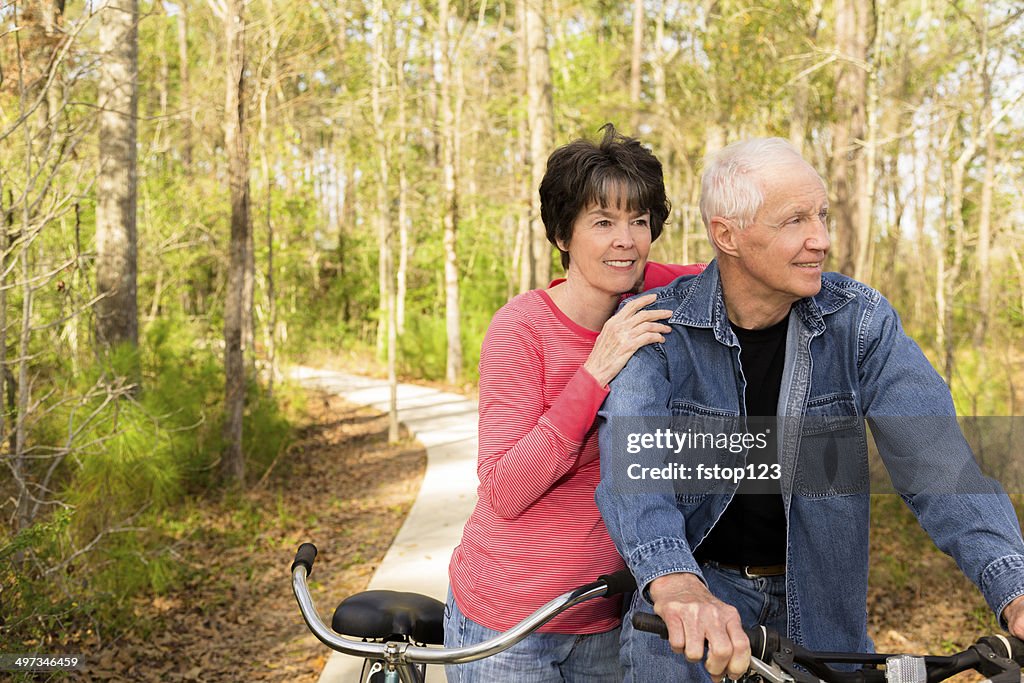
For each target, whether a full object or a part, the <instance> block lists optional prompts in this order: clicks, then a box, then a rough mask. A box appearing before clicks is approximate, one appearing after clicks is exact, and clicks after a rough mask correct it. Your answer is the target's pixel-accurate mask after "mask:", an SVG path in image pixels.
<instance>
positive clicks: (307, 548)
mask: <svg viewBox="0 0 1024 683" xmlns="http://www.w3.org/2000/svg"><path fill="white" fill-rule="evenodd" d="M315 560H316V546H315V545H313V544H312V543H303V544H302V545H300V546H299V549H298V550H297V551H296V552H295V561H294V562H292V569H291V572H292V573H293V574H294V573H295V568H296V567H299V566H302V567H305V568H306V576H309V574H310V572H312V571H313V562H314V561H315Z"/></svg>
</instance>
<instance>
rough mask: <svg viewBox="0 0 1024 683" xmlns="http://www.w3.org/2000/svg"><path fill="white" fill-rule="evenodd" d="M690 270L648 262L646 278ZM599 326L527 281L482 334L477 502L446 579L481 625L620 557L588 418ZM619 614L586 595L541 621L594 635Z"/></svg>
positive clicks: (503, 620) (615, 604)
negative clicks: (600, 498) (607, 521)
mask: <svg viewBox="0 0 1024 683" xmlns="http://www.w3.org/2000/svg"><path fill="white" fill-rule="evenodd" d="M700 270H701V268H700V267H695V266H666V265H662V264H654V263H651V264H648V268H647V270H646V271H645V284H646V285H647V286H648V287H654V286H658V285H663V284H667V283H668V282H670V281H671V280H673V279H675V278H676V277H678V276H679V275H683V274H692V273H697V272H700ZM597 336H598V332H595V331H593V330H588V329H586V328H583V327H581V326H580V325H577V324H576V323H574V322H573V321H572V320H570V319H569V318H568V316H566V315H565V314H564V313H562V311H561V310H560V309H559V308H558V307H557V306H556V305H555V303H554V302H553V301H552V300H551V298H550V297H549V296H548V294H547V292H546V291H544V290H533V291H529V292H526V293H524V294H521V295H519V296H517V297H515V298H514V299H512V300H511V301H509V302H508V303H507V304H506V305H505V306H503V307H502V308H501V310H499V311H498V312H497V313H496V314H495V315H494V318H493V320H492V321H491V325H490V327H489V328H488V330H487V335H486V336H485V338H484V342H483V347H482V349H481V354H480V400H479V405H480V429H479V441H480V445H479V457H478V462H477V475H478V477H479V479H480V487H479V489H478V494H479V500H478V502H477V505H476V508H475V509H474V511H473V514H472V515H471V516H470V518H469V521H468V522H467V523H466V527H465V529H464V530H463V536H462V544H461V545H460V546H459V547H458V548H456V549H455V553H454V555H453V556H452V560H451V564H450V565H449V578H450V581H451V587H452V592H453V593H454V595H455V599H456V601H457V602H458V604H459V609H461V610H462V611H463V613H465V614H466V616H468V617H469V618H470V619H472V620H473V621H475V622H477V623H478V624H482V625H484V626H486V627H488V628H492V629H495V630H499V631H505V630H508V629H509V628H511V627H512V626H514V625H515V624H516V623H518V622H519V621H521V620H522V619H523V618H525V617H526V616H528V615H529V614H530V613H531V612H533V611H535V610H536V609H537V608H538V607H540V606H541V605H542V604H544V603H545V602H547V601H548V600H550V599H551V598H553V597H555V596H557V595H559V594H561V593H564V592H565V591H567V590H570V589H572V588H575V587H576V586H579V585H581V584H584V583H587V582H589V581H592V580H593V579H595V578H596V577H597V576H598V575H600V574H605V573H610V572H613V571H616V570H618V569H621V568H622V567H623V566H624V565H623V563H622V559H621V558H620V557H619V555H618V553H617V552H616V550H615V546H614V545H613V544H612V541H611V539H610V538H609V537H608V532H607V531H606V530H605V527H604V522H603V521H602V520H601V515H600V513H599V512H598V510H597V506H596V504H595V503H594V491H595V489H596V488H597V484H598V480H599V478H600V469H599V460H598V447H597V428H596V425H595V424H594V418H595V417H596V416H597V411H598V408H600V407H601V403H603V402H604V398H605V396H606V395H607V393H608V389H607V388H606V387H601V386H599V385H598V383H597V381H596V380H595V379H594V378H593V377H592V376H591V375H590V373H588V372H587V371H586V370H584V369H583V367H582V366H583V363H584V362H585V361H586V360H587V357H588V356H589V355H590V351H591V349H593V347H594V342H595V341H596V340H597ZM619 615H620V605H619V601H618V600H604V599H597V600H591V601H588V602H585V603H583V604H581V605H578V606H577V607H575V608H573V609H572V610H569V611H568V612H566V613H564V614H562V615H560V616H559V617H556V618H555V619H553V620H552V621H550V622H548V623H547V624H546V625H545V626H543V627H542V628H541V629H540V630H541V631H544V632H550V633H580V634H582V633H601V632H604V631H608V630H610V629H612V628H615V627H616V626H617V625H618V623H619Z"/></svg>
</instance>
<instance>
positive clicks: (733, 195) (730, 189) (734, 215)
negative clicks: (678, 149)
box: [700, 138, 806, 246]
mask: <svg viewBox="0 0 1024 683" xmlns="http://www.w3.org/2000/svg"><path fill="white" fill-rule="evenodd" d="M794 160H797V161H804V159H803V157H802V156H800V152H798V151H797V150H796V148H795V147H793V145H791V144H790V143H789V141H787V140H784V139H783V138H751V139H749V140H741V141H740V142H734V143H732V144H731V145H729V146H727V147H724V148H722V149H721V150H719V151H718V152H716V153H715V154H712V155H711V156H710V157H708V160H707V164H706V165H705V168H704V174H703V175H702V176H701V180H700V216H701V219H702V220H703V221H704V228H705V229H706V230H708V238H709V239H710V236H711V235H710V227H711V219H712V218H714V217H716V216H720V217H722V218H731V219H733V220H735V221H736V222H737V223H739V227H740V229H743V228H745V227H746V226H747V224H748V223H750V222H751V221H753V220H754V216H755V215H757V212H758V210H759V209H760V208H761V205H762V204H764V190H763V188H762V178H763V176H764V173H765V171H767V170H770V169H772V168H774V167H778V166H782V165H785V164H788V163H791V162H793V161H794ZM805 163H806V162H805ZM712 246H714V241H712Z"/></svg>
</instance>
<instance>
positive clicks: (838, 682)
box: [632, 612, 1024, 683]
mask: <svg viewBox="0 0 1024 683" xmlns="http://www.w3.org/2000/svg"><path fill="white" fill-rule="evenodd" d="M632 622H633V627H634V628H636V629H637V630H638V631H646V632H648V633H653V634H655V635H658V636H660V637H661V638H663V639H666V640H667V639H668V627H667V626H666V625H665V622H664V621H663V620H662V618H661V617H659V616H658V615H656V614H648V613H645V612H637V613H635V614H634V615H633V619H632ZM746 634H747V638H748V639H749V640H750V652H751V660H750V661H751V666H750V670H751V672H752V673H755V674H758V675H760V676H761V677H762V678H763V679H765V680H767V681H771V682H772V683H820V681H828V682H829V683H876V682H877V683H881V682H883V681H889V680H890V679H892V680H899V681H927V683H937V682H938V681H944V680H946V679H947V678H950V677H952V676H955V675H956V674H958V673H961V672H963V671H967V670H968V669H973V670H974V671H977V672H978V673H981V674H984V675H986V676H988V677H989V678H988V680H989V681H990V682H991V683H1020V682H1021V667H1024V642H1022V641H1021V640H1020V639H1018V638H1015V637H1013V636H1002V635H994V636H984V637H982V638H979V639H978V640H977V642H975V643H974V644H973V645H971V646H970V647H968V648H967V649H966V650H964V651H962V652H958V653H956V654H953V655H948V656H931V655H926V656H913V655H902V654H901V655H891V654H879V653H873V652H869V653H850V652H818V651H814V650H808V649H806V648H804V647H802V646H800V645H797V644H796V643H794V642H793V641H791V640H789V639H788V638H785V637H783V636H782V635H780V634H779V633H778V632H776V631H775V630H773V629H770V628H765V627H764V626H755V627H753V628H751V629H748V630H747V631H746ZM794 664H796V665H799V667H802V668H798V667H796V666H794ZM829 664H856V665H860V666H861V667H863V668H860V669H857V670H854V671H845V670H837V669H834V668H832V667H831V666H829ZM882 665H884V666H885V667H886V669H885V670H884V671H883V670H881V669H877V668H873V667H878V666H882ZM915 666H916V667H917V669H916V670H913V671H910V672H909V673H908V672H907V671H906V670H905V669H903V668H902V667H909V668H910V669H913V667H915ZM890 669H893V675H892V676H890V675H889V670H890Z"/></svg>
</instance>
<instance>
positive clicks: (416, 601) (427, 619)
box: [331, 590, 444, 645]
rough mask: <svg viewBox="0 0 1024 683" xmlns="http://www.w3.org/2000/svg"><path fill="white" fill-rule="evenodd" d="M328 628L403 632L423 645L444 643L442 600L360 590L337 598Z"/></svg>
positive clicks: (382, 634)
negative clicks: (339, 598)
mask: <svg viewBox="0 0 1024 683" xmlns="http://www.w3.org/2000/svg"><path fill="white" fill-rule="evenodd" d="M331 628H333V629H334V630H335V632H337V633H340V634H342V635H346V636H353V637H356V638H390V637H392V636H405V637H406V638H411V639H412V640H413V641H414V642H417V643H423V644H425V645H441V644H442V643H444V603H443V602H441V601H440V600H435V599H434V598H428V597H427V596H426V595H420V594H418V593H400V592H398V591H380V590H378V591H364V592H362V593H357V594H356V595H352V596H349V597H347V598H345V599H344V600H342V601H341V604H340V605H338V609H336V610H334V618H333V619H332V620H331Z"/></svg>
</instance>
